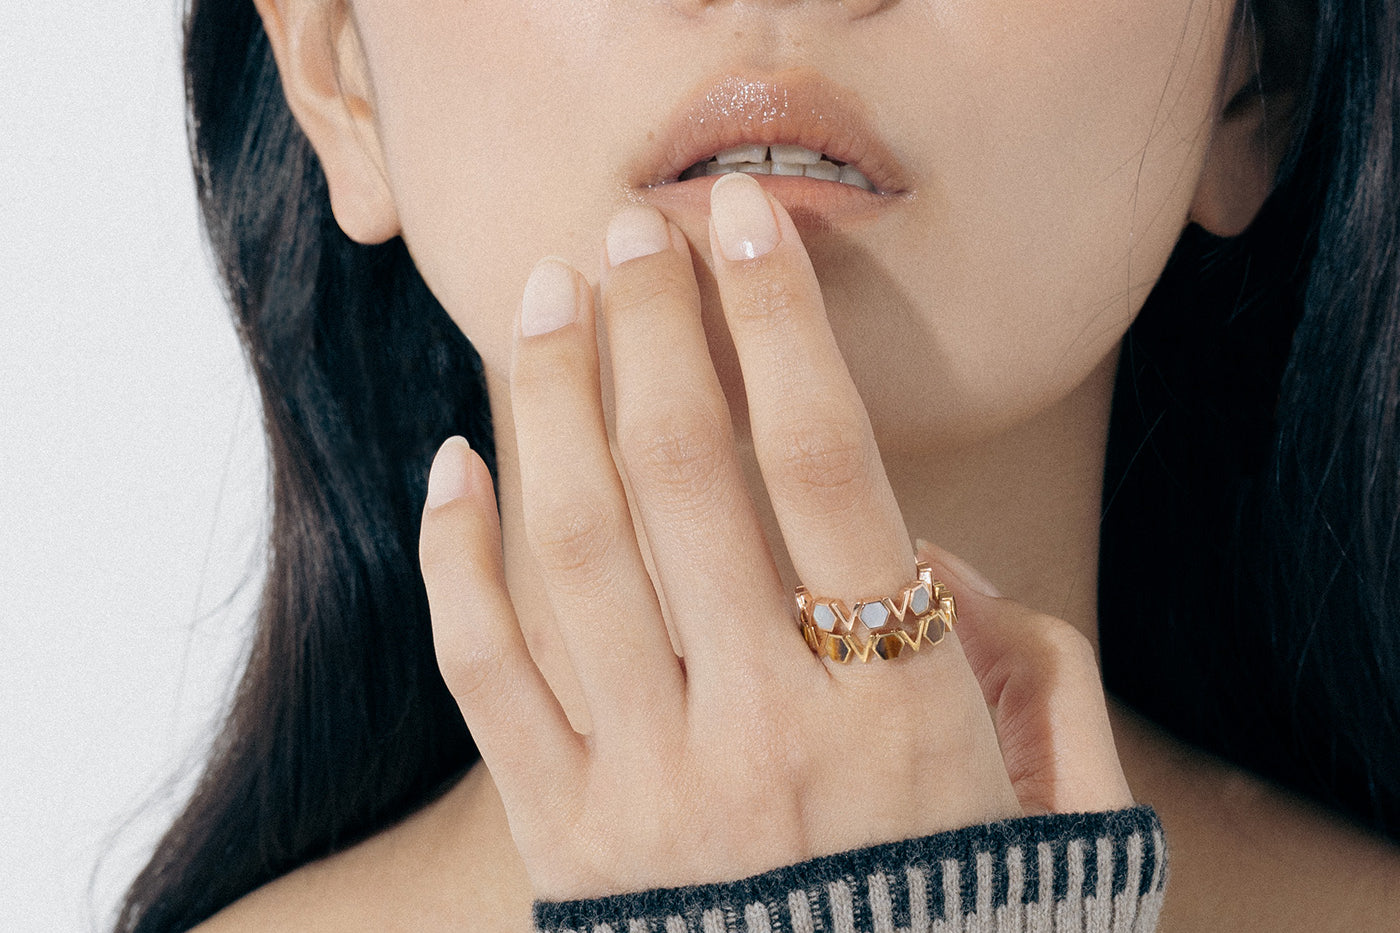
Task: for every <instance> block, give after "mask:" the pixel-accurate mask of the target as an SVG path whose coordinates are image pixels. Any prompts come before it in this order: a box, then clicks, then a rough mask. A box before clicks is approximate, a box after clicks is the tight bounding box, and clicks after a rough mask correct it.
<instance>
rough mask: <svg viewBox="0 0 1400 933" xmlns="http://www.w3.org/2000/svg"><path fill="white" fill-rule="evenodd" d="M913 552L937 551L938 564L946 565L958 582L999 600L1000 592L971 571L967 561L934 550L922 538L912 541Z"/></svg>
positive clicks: (982, 577)
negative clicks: (955, 575) (960, 581)
mask: <svg viewBox="0 0 1400 933" xmlns="http://www.w3.org/2000/svg"><path fill="white" fill-rule="evenodd" d="M914 550H915V551H916V552H919V553H922V552H925V551H930V550H937V551H938V555H937V560H938V561H939V562H940V563H943V564H947V565H948V569H949V570H951V571H953V573H955V574H957V576H958V579H959V580H962V582H964V583H966V584H967V585H968V586H970V587H972V588H973V589H974V590H976V591H977V592H979V593H981V594H982V595H983V596H990V597H992V598H993V599H1001V590H998V589H997V588H996V587H995V586H992V582H991V581H990V580H988V579H987V578H986V577H984V576H982V575H981V574H980V573H978V572H977V571H976V570H973V569H972V567H971V566H970V565H969V564H968V563H967V561H965V560H963V559H962V558H961V557H958V556H956V555H954V554H949V553H948V552H947V551H945V550H943V549H942V548H936V549H935V548H934V546H933V545H932V544H929V543H928V542H927V541H925V540H924V539H923V538H915V539H914Z"/></svg>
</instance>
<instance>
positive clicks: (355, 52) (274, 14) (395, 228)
mask: <svg viewBox="0 0 1400 933" xmlns="http://www.w3.org/2000/svg"><path fill="white" fill-rule="evenodd" d="M254 4H255V5H256V6H257V9H258V13H259V14H260V15H261V17H262V21H263V28H264V29H265V30H266V32H267V36H268V41H269V42H270V44H271V45H272V52H273V55H274V57H275V58H276V60H277V69H278V72H279V74H280V75H281V78H282V90H283V93H284V94H285V95H286V98H287V104H288V106H289V107H290V108H291V111H292V115H293V116H295V117H296V120H297V123H298V124H300V126H301V128H302V131H303V132H305V133H306V136H307V139H309V140H310V141H311V145H312V147H313V148H314V149H315V150H316V155H317V157H318V158H319V160H320V163H321V167H322V170H323V171H324V172H325V174H326V182H327V184H328V185H329V187H330V195H331V209H332V211H333V212H334V213H335V219H336V223H338V224H339V225H340V228H341V229H342V230H343V231H345V235H346V236H348V237H350V239H352V240H355V241H356V242H359V243H366V244H370V243H383V242H384V241H385V240H389V239H392V238H393V237H395V236H397V235H398V234H399V232H400V229H401V228H400V226H399V218H398V211H397V208H396V207H395V205H394V198H393V193H392V191H391V190H390V187H389V181H388V174H387V172H386V169H385V162H384V154H383V149H382V147H381V146H380V140H379V131H378V127H377V125H376V123H375V113H374V105H373V102H372V95H371V92H370V83H369V72H368V67H367V65H366V62H365V56H364V52H363V49H362V48H361V46H360V42H359V37H358V35H357V34H356V32H355V26H354V23H353V22H352V21H351V19H350V12H349V9H348V8H347V7H346V5H345V3H344V2H343V0H254Z"/></svg>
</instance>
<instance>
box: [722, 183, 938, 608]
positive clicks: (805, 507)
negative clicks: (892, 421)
mask: <svg viewBox="0 0 1400 933" xmlns="http://www.w3.org/2000/svg"><path fill="white" fill-rule="evenodd" d="M710 245H711V252H712V253H713V255H714V264H715V279H716V281H717V282H718V285H719V292H720V297H721V300H722V303H723V305H724V314H725V319H726V321H727V323H728V325H729V330H730V333H731V335H732V336H733V338H734V346H735V349H736V351H737V353H738V357H739V365H740V368H741V370H742V372H743V377H744V388H745V392H746V393H747V399H748V407H749V419H750V424H751V426H752V433H753V443H754V452H755V454H756V455H757V458H758V463H759V467H760V469H761V470H762V473H763V478H764V483H765V485H766V486H767V488H768V494H769V497H770V499H771V501H772V504H773V510H774V513H775V515H776V517H777V520H778V524H779V527H780V528H781V529H782V532H783V538H784V541H785V542H786V544H787V549H788V554H789V555H790V556H791V558H792V563H793V567H794V569H795V570H796V571H797V574H798V576H799V578H800V579H801V580H802V581H803V582H804V583H805V584H806V585H807V586H808V587H809V588H811V590H812V591H813V592H814V593H818V594H821V595H826V596H834V597H841V598H848V597H854V598H860V597H866V596H875V595H882V594H893V593H896V592H898V591H899V589H900V588H901V587H903V586H905V585H907V584H908V583H909V581H910V580H911V579H912V578H913V575H914V552H913V547H912V545H911V543H910V541H909V536H908V532H907V530H906V529H905V525H904V518H903V516H902V515H901V514H900V511H899V505H898V503H897V502H896V500H895V497H894V492H893V490H892V489H891V488H890V484H889V479H888V478H887V477H886V475H885V469H884V465H883V463H882V462H881V459H880V452H879V450H878V449H877V448H876V446H875V436H874V432H873V431H872V430H871V427H870V419H869V416H868V415H867V414H866V411H865V405H864V404H863V403H862V402H861V399H860V396H859V394H858V393H857V391H856V387H855V383H854V382H853V381H852V380H851V376H850V372H849V371H848V370H847V368H846V363H845V360H844V359H843V357H842V355H841V351H840V349H839V348H838V347H837V345H836V339H835V337H834V336H833V334H832V331H831V327H830V325H829V323H828V321H827V317H826V309H825V304H824V303H823V301H822V296H821V290H820V287H819V285H818V283H817V278H816V274H815V272H814V271H813V269H812V264H811V260H810V259H809V258H808V256H807V251H806V249H805V248H804V247H803V245H802V242H801V239H800V237H799V236H798V233H797V228H796V227H795V226H794V225H793V223H792V219H791V218H790V217H789V216H788V214H787V212H786V211H785V210H784V209H783V207H782V205H780V204H778V203H777V202H776V201H774V200H773V199H772V198H770V197H769V196H768V195H767V194H766V193H765V192H764V191H763V189H762V187H761V186H760V185H759V184H758V183H757V182H756V181H754V180H753V178H751V177H749V176H747V175H744V174H742V173H734V174H730V175H724V176H721V178H720V179H719V181H717V182H716V183H715V186H714V188H713V189H712V190H711V219H710Z"/></svg>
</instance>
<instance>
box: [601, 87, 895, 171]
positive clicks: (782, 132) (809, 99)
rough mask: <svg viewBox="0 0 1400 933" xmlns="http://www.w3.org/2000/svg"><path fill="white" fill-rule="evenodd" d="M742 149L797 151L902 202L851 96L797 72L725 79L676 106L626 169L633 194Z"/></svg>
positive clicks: (884, 152) (885, 156)
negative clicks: (847, 168)
mask: <svg viewBox="0 0 1400 933" xmlns="http://www.w3.org/2000/svg"><path fill="white" fill-rule="evenodd" d="M741 143H763V144H767V145H770V146H771V145H797V146H803V147H805V148H807V149H814V150H816V151H818V152H821V153H824V154H825V155H827V156H828V157H829V158H832V159H836V160H838V161H841V162H846V163H848V164H850V165H852V166H854V167H855V168H856V169H857V170H858V171H859V172H860V173H861V174H863V175H864V176H865V177H866V178H868V179H870V183H871V184H872V185H874V186H875V190H876V191H877V192H879V193H881V194H902V193H903V192H904V191H905V190H906V186H905V181H904V178H903V175H904V172H903V170H902V168H901V167H900V165H899V161H898V160H897V159H896V158H895V156H894V154H893V153H892V152H891V151H890V150H889V147H888V146H886V145H885V144H884V142H882V141H881V140H880V138H879V137H878V136H877V135H876V134H875V132H874V131H873V130H872V129H871V126H870V122H869V120H868V118H867V117H866V115H865V106H864V104H863V102H862V101H861V100H860V98H859V96H857V95H856V94H855V93H854V92H853V91H849V90H845V89H843V88H840V87H837V86H836V85H835V84H833V83H832V82H831V81H829V80H827V79H826V78H824V77H822V76H821V75H819V74H816V73H815V72H812V71H809V70H806V69H802V70H797V71H792V72H786V73H783V74H781V75H778V76H774V77H768V78H762V77H748V76H744V75H739V74H725V75H721V76H719V77H718V78H715V79H711V80H709V81H706V82H703V83H702V84H701V85H700V86H699V87H698V88H697V89H696V91H695V93H693V94H692V95H691V96H690V97H689V98H688V99H687V100H685V101H682V102H681V104H680V106H678V107H677V108H676V109H675V110H674V111H673V112H672V113H671V116H670V118H669V119H668V120H667V121H666V123H665V125H664V126H663V127H662V130H661V132H660V133H657V134H656V135H655V137H654V139H653V141H652V143H651V144H650V145H649V146H648V147H647V149H646V151H645V152H643V153H641V154H640V155H639V156H638V157H637V158H636V159H634V160H633V162H632V163H631V164H630V165H629V166H628V168H627V174H626V177H627V178H628V180H629V183H630V184H631V185H632V186H633V187H637V188H646V187H651V186H653V185H661V184H665V183H667V182H672V181H675V180H676V179H677V178H679V176H680V174H681V172H683V171H685V170H686V169H687V168H689V167H690V166H692V165H694V164H695V163H696V162H699V161H700V160H702V159H707V158H709V157H711V156H713V155H714V154H715V153H717V152H720V151H722V150H724V149H728V148H731V147H733V146H737V145H740V144H741Z"/></svg>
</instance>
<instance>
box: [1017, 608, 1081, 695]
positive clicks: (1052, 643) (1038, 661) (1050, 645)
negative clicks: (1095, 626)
mask: <svg viewBox="0 0 1400 933" xmlns="http://www.w3.org/2000/svg"><path fill="white" fill-rule="evenodd" d="M1033 621H1034V623H1035V624H1034V625H1033V626H1028V627H1027V628H1028V629H1029V630H1030V631H1033V632H1035V636H1034V645H1035V648H1034V666H1035V669H1036V670H1037V671H1038V672H1039V674H1040V677H1041V679H1042V680H1043V681H1046V682H1048V683H1049V684H1057V683H1072V682H1076V681H1078V680H1079V679H1080V678H1083V677H1089V676H1092V677H1093V678H1095V679H1096V680H1097V678H1098V659H1097V658H1096V657H1095V656H1094V646H1093V645H1091V644H1090V643H1089V639H1087V638H1085V637H1084V636H1083V635H1082V634H1081V633H1080V632H1079V630H1078V629H1076V628H1075V627H1074V626H1073V625H1070V624H1069V623H1068V622H1065V621H1064V620H1062V619H1057V618H1055V617H1053V616H1046V615H1038V616H1037V617H1036V618H1035V619H1034V620H1033Z"/></svg>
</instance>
